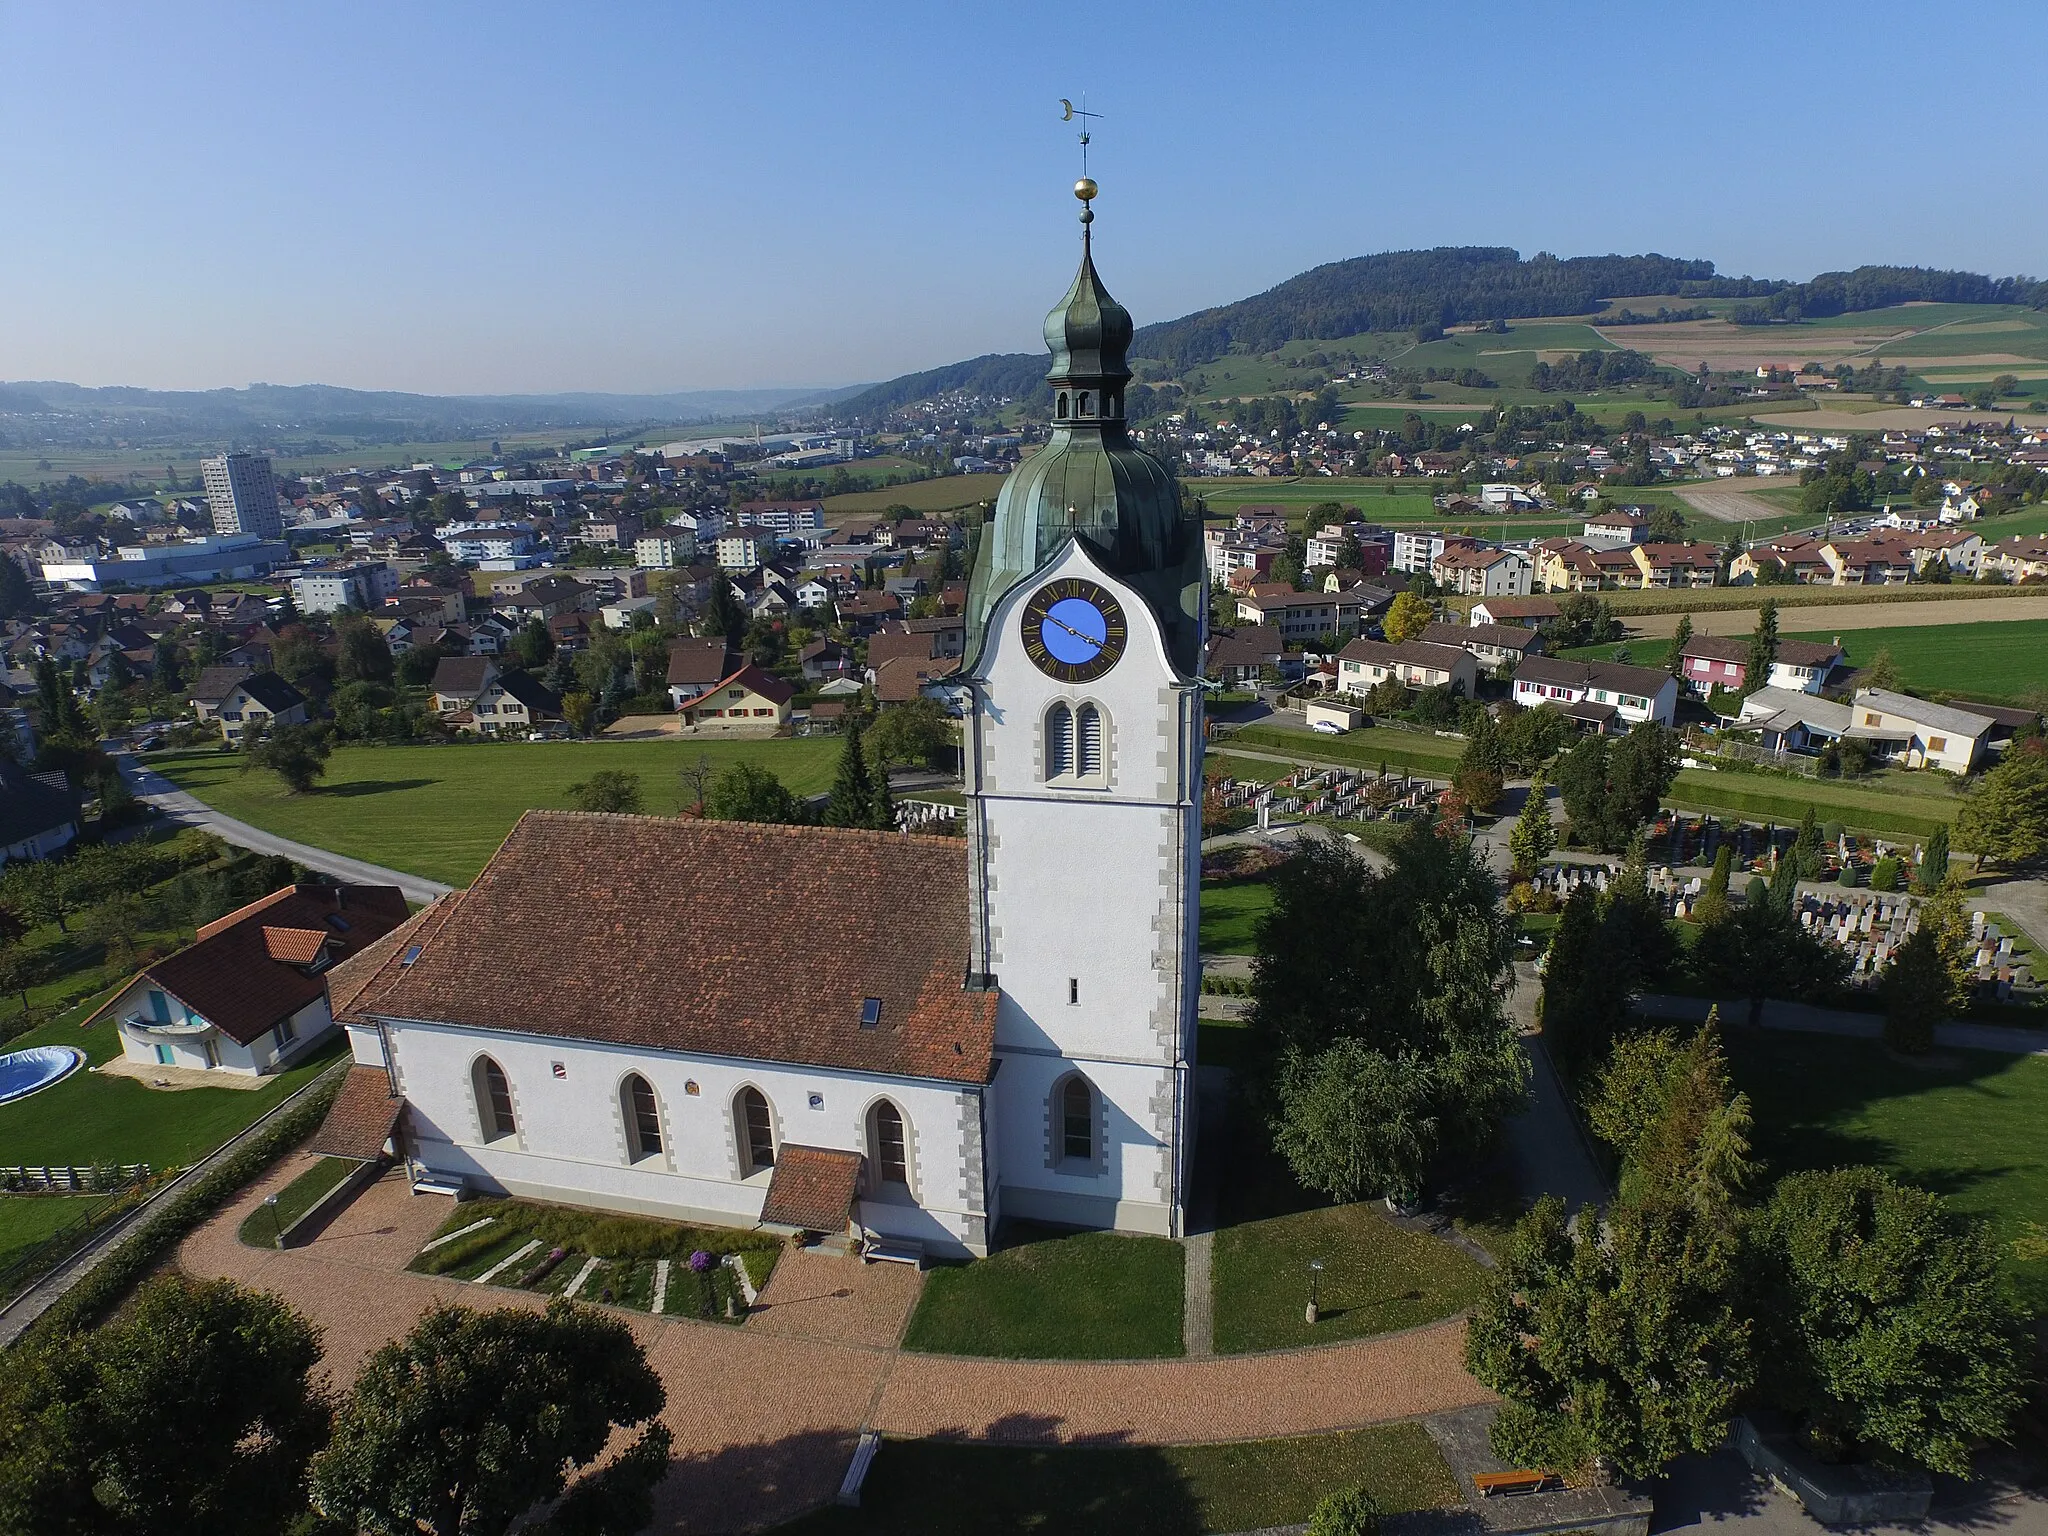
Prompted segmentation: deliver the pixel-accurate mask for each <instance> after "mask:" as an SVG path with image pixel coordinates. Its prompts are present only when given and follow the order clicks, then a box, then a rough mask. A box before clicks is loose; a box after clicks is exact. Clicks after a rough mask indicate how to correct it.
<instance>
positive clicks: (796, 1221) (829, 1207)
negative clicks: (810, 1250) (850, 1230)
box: [761, 1146, 861, 1232]
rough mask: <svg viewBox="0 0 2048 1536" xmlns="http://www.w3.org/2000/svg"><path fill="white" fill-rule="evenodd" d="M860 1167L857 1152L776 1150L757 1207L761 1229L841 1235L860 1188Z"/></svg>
mask: <svg viewBox="0 0 2048 1536" xmlns="http://www.w3.org/2000/svg"><path fill="white" fill-rule="evenodd" d="M860 1163H861V1157H860V1154H859V1153H858V1152H843V1151H839V1150H837V1149H835V1148H832V1147H792V1146H783V1147H779V1148H777V1149H776V1154H775V1172H774V1173H773V1174H772V1175H770V1177H769V1179H768V1198H767V1199H766V1200H764V1201H762V1203H761V1223H762V1225H763V1226H773V1227H800V1228H802V1229H803V1230H805V1231H807V1232H839V1231H843V1230H845V1227H846V1218H847V1217H848V1216H849V1215H850V1214H852V1211H853V1197H854V1195H855V1194H856V1193H858V1192H859V1189H860Z"/></svg>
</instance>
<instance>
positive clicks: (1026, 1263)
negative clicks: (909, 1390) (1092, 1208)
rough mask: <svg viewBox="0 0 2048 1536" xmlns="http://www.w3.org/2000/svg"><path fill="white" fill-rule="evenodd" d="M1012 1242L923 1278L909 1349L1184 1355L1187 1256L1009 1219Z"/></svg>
mask: <svg viewBox="0 0 2048 1536" xmlns="http://www.w3.org/2000/svg"><path fill="white" fill-rule="evenodd" d="M1004 1231H1005V1234H1006V1236H1007V1237H1008V1238H1009V1239H1010V1241H1009V1243H1008V1245H1007V1246H1005V1247H1004V1248H1002V1249H1000V1250H998V1251H997V1252H995V1253H992V1254H990V1255H989V1257H987V1258H985V1259H978V1260H975V1261H973V1262H971V1263H966V1264H955V1265H947V1266H943V1267H940V1268H937V1269H934V1270H932V1271H931V1273H930V1274H929V1275H927V1276H926V1277H925V1283H924V1294H923V1296H922V1297H920V1298H919V1300H918V1304H917V1310H916V1312H914V1313H912V1314H911V1318H910V1328H909V1330H908V1332H907V1333H906V1334H905V1335H904V1339H903V1347H904V1348H905V1349H917V1350H925V1351H929V1352H930V1353H933V1354H944V1355H996V1356H1001V1357H1003V1358H1007V1359H1018V1360H1138V1359H1147V1358H1152V1357H1156V1356H1161V1355H1178V1354H1179V1353H1180V1352H1181V1349H1182V1343H1181V1311H1182V1284H1183V1274H1182V1253H1181V1246H1180V1244H1179V1243H1176V1242H1174V1241H1173V1240H1172V1239H1170V1238H1164V1237H1133V1236H1129V1235H1126V1234H1123V1233H1116V1232H1070V1233H1059V1232H1055V1231H1053V1230H1052V1229H1050V1228H1040V1227H1035V1226H1032V1225H1029V1224H1027V1223H1023V1222H1010V1223H1006V1224H1005V1228H1004Z"/></svg>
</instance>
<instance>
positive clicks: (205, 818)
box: [114, 752, 454, 906]
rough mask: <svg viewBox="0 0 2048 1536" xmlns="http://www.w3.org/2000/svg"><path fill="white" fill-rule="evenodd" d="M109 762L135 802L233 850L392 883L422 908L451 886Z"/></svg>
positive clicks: (118, 757) (354, 879) (126, 758)
mask: <svg viewBox="0 0 2048 1536" xmlns="http://www.w3.org/2000/svg"><path fill="white" fill-rule="evenodd" d="M114 761H115V762H116V763H117V764H118V765H119V766H120V769H121V776H122V777H123V778H124V779H126V780H127V781H128V787H129V788H130V789H132V790H134V791H135V797H136V798H137V799H138V800H142V801H145V802H147V803H148V804H150V805H153V806H155V807H156V808H157V809H158V810H159V811H161V812H163V814H164V815H165V816H167V817H169V818H170V819H171V820H173V821H177V822H182V823H184V824H185V825H186V826H193V827H204V828H205V829H206V830H207V831H209V832H211V833H212V834H213V835H214V836H215V837H218V838H219V839H220V840H221V841H222V842H226V843H233V844H234V845H235V846H236V847H237V848H247V849H249V850H250V851H251V852H252V853H262V854H283V855H284V856H285V857H286V858H288V859H291V860H292V861H293V862H295V863H299V864H303V865H305V866H306V868H308V869H315V870H318V871H319V872H320V873H321V874H323V875H332V876H333V877H334V878H335V879H337V880H345V881H347V882H349V883H350V884H353V885H395V886H397V887H398V889H399V890H400V891H402V892H403V893H404V894H405V899H406V900H407V901H410V902H416V903H418V904H420V905H422V906H424V905H425V904H426V903H427V902H430V901H433V900H434V899H435V898H437V897H440V896H446V895H447V894H448V893H449V891H451V890H453V889H454V887H453V886H447V885H443V884H441V883H440V882H439V881H438V880H426V879H422V878H421V877H420V876H418V875H408V874H405V873H403V872H401V871H399V870H396V869H386V868H384V866H383V865H381V864H367V863H365V862H364V861H363V860H361V859H351V858H346V857H344V856H343V855H341V854H338V853H333V852H330V851H329V850H328V849H325V848H315V847H314V846H313V845H312V844H311V843H295V842H293V841H292V840H291V839H290V838H288V837H278V836H276V835H275V834H274V833H270V832H265V831H264V830H263V829H262V828H260V827H252V826H250V825H249V824H248V823H247V822H246V821H237V820H235V818H234V817H232V816H223V815H222V814H221V813H220V812H219V811H216V810H215V809H214V808H213V807H212V806H210V805H208V804H207V803H206V802H205V801H203V800H201V799H199V798H198V797H197V796H196V795H191V794H187V793H186V792H185V791H184V790H182V789H180V788H178V786H177V785H175V784H173V783H172V782H171V781H170V780H169V779H167V778H165V777H164V776H163V775H162V774H160V773H158V772H156V771H155V770H154V769H151V768H146V767H144V766H143V765H142V764H141V763H140V762H138V761H137V760H136V759H135V758H134V757H133V756H132V755H131V754H129V753H126V752H119V753H116V754H115V755H114Z"/></svg>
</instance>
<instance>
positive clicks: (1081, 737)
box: [1074, 704, 1102, 779]
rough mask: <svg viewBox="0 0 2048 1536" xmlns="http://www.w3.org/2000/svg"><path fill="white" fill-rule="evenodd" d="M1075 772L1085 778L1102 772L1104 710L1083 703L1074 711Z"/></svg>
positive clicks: (1090, 777) (1095, 776)
mask: <svg viewBox="0 0 2048 1536" xmlns="http://www.w3.org/2000/svg"><path fill="white" fill-rule="evenodd" d="M1074 740H1075V749H1074V772H1075V773H1077V774H1078V775H1080V776H1081V777H1082V778H1084V779H1092V778H1098V777H1100V776H1101V773H1102V711H1101V710H1099V709H1097V708H1096V707H1095V706H1094V705H1093V704H1083V705H1082V706H1081V707H1080V708H1079V709H1078V710H1076V711H1075V712H1074Z"/></svg>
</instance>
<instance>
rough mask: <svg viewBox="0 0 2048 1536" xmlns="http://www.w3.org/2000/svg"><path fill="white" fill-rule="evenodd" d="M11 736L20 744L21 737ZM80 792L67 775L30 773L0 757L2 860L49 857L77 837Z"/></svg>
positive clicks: (3, 862) (0, 862) (0, 857)
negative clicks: (74, 787) (72, 785)
mask: <svg viewBox="0 0 2048 1536" xmlns="http://www.w3.org/2000/svg"><path fill="white" fill-rule="evenodd" d="M10 739H11V741H12V743H13V744H14V745H16V746H17V747H18V746H19V745H20V741H19V737H18V736H16V735H14V734H13V731H12V727H11V723H10ZM79 814H80V812H79V795H78V791H77V790H75V789H73V788H72V787H71V780H70V778H69V776H68V775H66V774H64V773H61V772H56V773H30V772H29V771H28V770H27V769H26V768H24V767H22V766H21V764H19V763H18V762H16V761H15V760H14V759H13V758H11V757H0V864H11V863H13V862H14V861H16V860H18V859H47V858H48V857H50V855H51V854H53V853H57V852H60V851H61V850H63V849H65V848H67V847H69V846H70V845H71V844H72V843H73V842H74V841H76V840H77V837H78V831H79V821H78V818H79Z"/></svg>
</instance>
